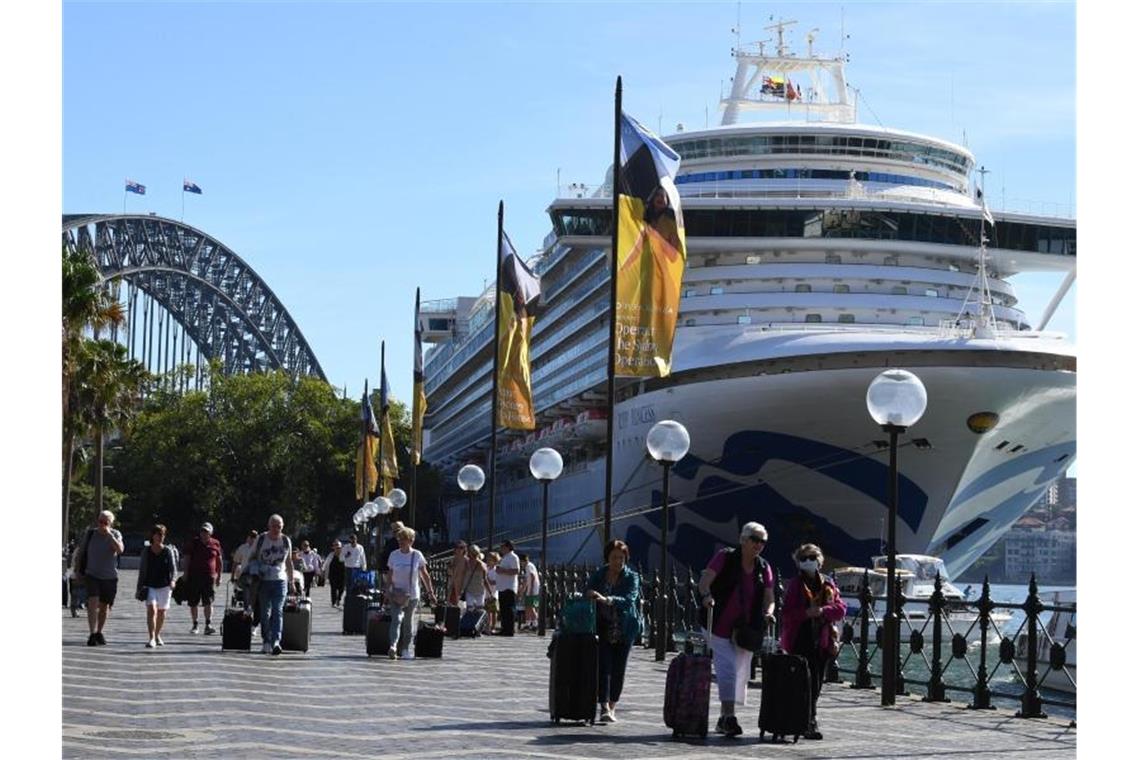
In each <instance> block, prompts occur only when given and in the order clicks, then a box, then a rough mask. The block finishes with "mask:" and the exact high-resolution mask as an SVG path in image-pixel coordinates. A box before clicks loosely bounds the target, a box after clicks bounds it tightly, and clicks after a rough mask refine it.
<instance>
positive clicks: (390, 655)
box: [388, 647, 396, 660]
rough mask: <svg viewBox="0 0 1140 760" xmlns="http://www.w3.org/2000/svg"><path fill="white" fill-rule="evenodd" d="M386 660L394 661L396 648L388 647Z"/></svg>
mask: <svg viewBox="0 0 1140 760" xmlns="http://www.w3.org/2000/svg"><path fill="white" fill-rule="evenodd" d="M388 659H389V660H394V659H396V647H388Z"/></svg>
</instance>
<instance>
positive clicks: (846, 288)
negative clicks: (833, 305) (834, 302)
mask: <svg viewBox="0 0 1140 760" xmlns="http://www.w3.org/2000/svg"><path fill="white" fill-rule="evenodd" d="M831 290H832V292H833V293H850V292H851V286H850V285H836V286H835V287H833V288H832V289H831Z"/></svg>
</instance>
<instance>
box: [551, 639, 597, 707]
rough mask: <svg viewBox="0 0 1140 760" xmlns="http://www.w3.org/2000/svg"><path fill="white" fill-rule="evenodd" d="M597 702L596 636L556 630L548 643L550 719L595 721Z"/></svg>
mask: <svg viewBox="0 0 1140 760" xmlns="http://www.w3.org/2000/svg"><path fill="white" fill-rule="evenodd" d="M597 704H598V637H597V636H595V635H593V634H589V633H569V634H562V633H558V632H555V634H554V638H553V639H552V640H551V642H550V720H552V721H553V722H555V723H558V722H559V721H561V720H575V721H579V720H580V721H589V722H590V725H593V724H594V719H595V716H596V711H597V709H598V708H597Z"/></svg>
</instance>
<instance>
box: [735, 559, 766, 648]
mask: <svg viewBox="0 0 1140 760" xmlns="http://www.w3.org/2000/svg"><path fill="white" fill-rule="evenodd" d="M756 562H757V563H758V567H757V570H759V572H757V573H754V575H753V579H754V580H753V586H752V601H753V602H755V601H756V591H757V590H758V589H757V587H760V588H763V585H764V570H765V568H766V567H767V563H766V562H764V560H762V559H760V558H759V557H757V558H756ZM740 577H741V578H742V579H743V577H744V574H743V573H741V576H740ZM736 590H737V592H738V593H739V594H740V607H741V610H742V611H743V609H744V606H745V605H744V585H743V584H741V583H738V584H737V586H736ZM760 598H761V600H763V598H764V596H763V592H761V594H760ZM761 603H763V601H761ZM752 612H753V614H755V612H756V611H755V610H752ZM764 638H765V637H764V629H763V628H758V627H756V626H754V625H752V621H751V620H748V619H742V620H737V621H736V623H735V625H733V626H732V642H733V643H734V644H736V646H738V647H740V648H741V649H747V650H748V651H749V652H753V653H755V654H759V653H760V651H761V650H762V649H763V648H764Z"/></svg>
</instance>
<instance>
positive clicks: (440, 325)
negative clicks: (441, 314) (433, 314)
mask: <svg viewBox="0 0 1140 760" xmlns="http://www.w3.org/2000/svg"><path fill="white" fill-rule="evenodd" d="M428 329H429V330H431V331H432V332H435V331H441V330H450V329H451V320H450V319H432V318H430V317H429V318H428Z"/></svg>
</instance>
